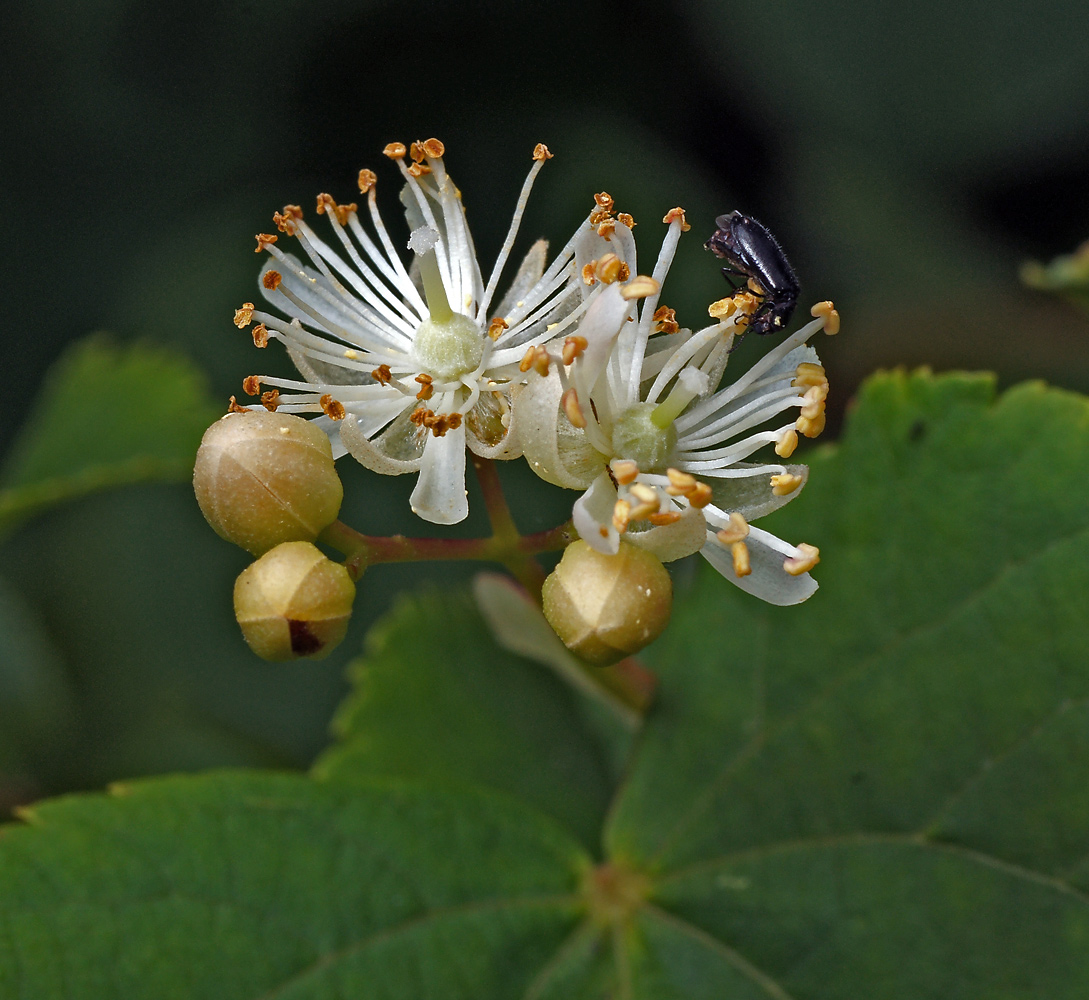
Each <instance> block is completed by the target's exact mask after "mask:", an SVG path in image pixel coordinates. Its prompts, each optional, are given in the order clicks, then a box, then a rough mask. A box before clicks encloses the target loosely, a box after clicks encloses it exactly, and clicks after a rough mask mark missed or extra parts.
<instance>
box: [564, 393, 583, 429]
mask: <svg viewBox="0 0 1089 1000" xmlns="http://www.w3.org/2000/svg"><path fill="white" fill-rule="evenodd" d="M560 405H561V406H562V407H563V412H564V413H565V414H566V415H567V419H568V420H570V421H571V424H572V426H574V427H585V426H586V416H585V414H584V413H583V412H582V407H581V406H579V396H578V392H577V391H576V390H575V389H574V388H570V389H568V390H567V391H566V392H565V393H564V394H563V395H562V396H561V397H560Z"/></svg>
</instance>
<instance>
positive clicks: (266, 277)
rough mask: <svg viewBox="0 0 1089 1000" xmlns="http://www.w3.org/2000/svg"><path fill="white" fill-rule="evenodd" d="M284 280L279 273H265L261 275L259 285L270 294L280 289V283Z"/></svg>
mask: <svg viewBox="0 0 1089 1000" xmlns="http://www.w3.org/2000/svg"><path fill="white" fill-rule="evenodd" d="M283 280H284V276H283V275H282V274H280V272H279V271H266V272H265V273H264V274H262V275H261V284H262V285H264V286H265V288H267V289H268V290H269V291H270V292H274V291H275V290H276V289H277V288H279V287H280V282H281V281H283Z"/></svg>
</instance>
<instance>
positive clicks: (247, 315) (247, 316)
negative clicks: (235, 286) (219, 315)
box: [234, 302, 253, 330]
mask: <svg viewBox="0 0 1089 1000" xmlns="http://www.w3.org/2000/svg"><path fill="white" fill-rule="evenodd" d="M252 322H253V303H252V302H243V303H242V305H241V306H240V307H239V308H238V309H236V310H235V311H234V325H235V326H237V327H238V329H239V330H245V329H246V327H247V326H249V325H250V323H252Z"/></svg>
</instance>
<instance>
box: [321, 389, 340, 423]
mask: <svg viewBox="0 0 1089 1000" xmlns="http://www.w3.org/2000/svg"><path fill="white" fill-rule="evenodd" d="M318 402H319V403H321V410H322V413H324V414H325V415H326V416H327V417H328V418H329V419H330V420H343V419H344V415H345V413H346V412H347V411H345V409H344V404H343V403H341V402H338V401H337V400H335V399H333V397H332V395H331V394H330V393H328V392H327V393H326V394H325V395H324V396H322V397H321V398H320V399H319V400H318Z"/></svg>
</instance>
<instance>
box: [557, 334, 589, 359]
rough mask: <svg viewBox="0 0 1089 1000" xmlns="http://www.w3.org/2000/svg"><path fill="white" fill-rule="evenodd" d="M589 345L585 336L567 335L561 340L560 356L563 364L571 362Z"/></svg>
mask: <svg viewBox="0 0 1089 1000" xmlns="http://www.w3.org/2000/svg"><path fill="white" fill-rule="evenodd" d="M587 346H589V341H588V340H587V339H586V338H585V337H580V336H578V335H577V334H576V335H575V336H573V337H568V338H567V339H566V340H564V342H563V352H562V353H561V354H560V357H561V358H562V359H563V363H564V364H565V365H569V364H572V363H573V362H574V360H575V358H577V357H578V356H579V355H580V354H582V352H583V351H585V350H586V348H587Z"/></svg>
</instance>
